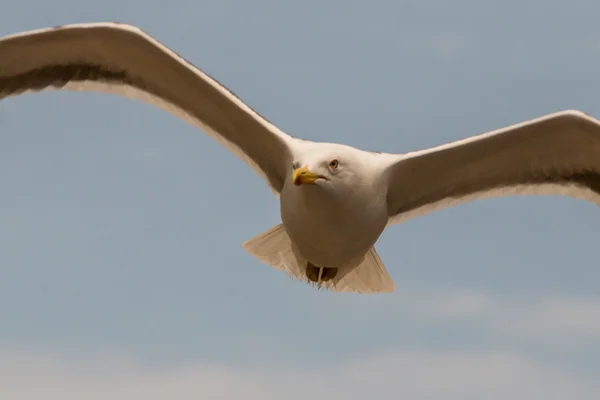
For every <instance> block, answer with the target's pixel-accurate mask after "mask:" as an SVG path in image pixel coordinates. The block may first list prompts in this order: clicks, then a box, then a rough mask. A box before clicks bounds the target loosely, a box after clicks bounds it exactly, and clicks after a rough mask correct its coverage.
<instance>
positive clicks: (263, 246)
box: [242, 224, 396, 293]
mask: <svg viewBox="0 0 600 400" xmlns="http://www.w3.org/2000/svg"><path fill="white" fill-rule="evenodd" d="M242 247H243V248H244V249H245V250H246V251H247V252H248V253H250V254H251V255H252V256H254V257H256V258H257V259H258V260H260V261H261V262H263V263H265V264H267V265H270V266H272V267H273V268H275V269H276V270H278V271H283V272H286V273H287V274H288V275H289V276H290V277H292V278H295V279H298V280H300V281H303V282H307V283H309V284H310V285H312V286H316V287H317V288H319V289H326V290H332V291H334V292H353V293H382V292H393V291H394V290H395V289H396V286H395V284H394V281H393V280H392V278H391V277H390V275H389V273H388V271H387V269H386V268H385V266H384V265H383V263H382V262H381V259H380V258H379V255H378V254H377V251H376V250H375V248H374V247H371V248H370V249H369V251H368V252H367V253H366V255H365V257H364V259H363V260H362V261H360V263H358V265H357V266H356V267H354V268H351V269H348V270H346V269H344V268H341V269H340V270H339V272H338V274H337V276H336V277H335V278H333V279H332V280H330V281H328V282H318V283H316V282H312V281H310V280H309V279H308V278H307V277H306V266H307V264H308V262H307V260H306V259H304V258H303V257H302V256H301V255H300V254H299V252H298V251H296V250H295V249H294V245H293V243H292V241H291V239H290V237H289V236H288V234H287V232H286V231H285V228H284V227H283V224H279V225H276V226H274V227H273V228H271V229H269V230H268V231H266V232H264V233H262V234H260V235H258V236H255V237H253V238H252V239H250V240H247V241H246V242H244V243H243V244H242Z"/></svg>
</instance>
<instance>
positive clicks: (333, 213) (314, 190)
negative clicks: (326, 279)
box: [280, 183, 388, 267]
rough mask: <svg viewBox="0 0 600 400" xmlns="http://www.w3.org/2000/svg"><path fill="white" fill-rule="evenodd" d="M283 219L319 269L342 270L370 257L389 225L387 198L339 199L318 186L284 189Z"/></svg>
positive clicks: (291, 186)
mask: <svg viewBox="0 0 600 400" xmlns="http://www.w3.org/2000/svg"><path fill="white" fill-rule="evenodd" d="M280 201H281V219H282V221H283V225H284V227H285V229H286V231H287V233H288V235H289V236H290V238H291V239H292V242H293V243H294V245H295V246H296V247H297V249H298V250H299V251H300V253H301V254H302V256H304V257H305V258H306V259H307V260H309V261H310V262H311V263H313V264H314V265H317V266H322V267H341V266H343V265H344V264H345V263H348V262H349V261H351V260H353V259H355V258H356V257H357V256H359V255H362V254H364V253H366V251H367V250H369V248H370V247H371V246H373V245H374V244H375V242H376V241H377V239H378V238H379V235H381V232H383V230H384V229H385V226H386V224H387V221H388V214H387V206H386V204H385V197H384V196H375V197H374V196H364V195H363V196H361V195H347V196H345V197H337V196H334V195H332V193H331V192H327V191H324V190H322V188H319V187H316V186H294V185H293V184H287V183H286V185H285V186H284V188H283V190H282V192H281V195H280Z"/></svg>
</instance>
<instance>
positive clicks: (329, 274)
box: [321, 268, 338, 282]
mask: <svg viewBox="0 0 600 400" xmlns="http://www.w3.org/2000/svg"><path fill="white" fill-rule="evenodd" d="M337 273H338V269H337V268H323V273H322V274H321V280H322V281H323V282H327V281H330V280H332V279H333V278H335V276H336V275H337Z"/></svg>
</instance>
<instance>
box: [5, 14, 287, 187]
mask: <svg viewBox="0 0 600 400" xmlns="http://www.w3.org/2000/svg"><path fill="white" fill-rule="evenodd" d="M47 89H59V90H60V89H69V90H84V91H102V92H108V93H113V94H117V95H121V96H124V97H128V98H133V99H138V100H142V101H144V102H147V103H150V104H153V105H155V106H158V107H160V108H162V109H164V110H166V111H168V112H170V113H172V114H174V115H176V116H178V117H180V118H182V119H184V120H185V121H187V122H189V123H191V124H193V125H195V126H197V127H199V128H201V129H202V130H203V131H205V132H206V133H208V134H209V135H210V136H212V137H213V138H214V139H216V140H217V141H219V142H220V143H221V144H223V145H224V146H225V147H226V148H228V149H229V150H230V151H232V152H233V153H235V154H236V155H237V156H238V157H240V158H241V159H242V160H244V161H245V162H247V163H248V164H249V165H250V166H251V167H253V168H254V169H255V170H256V171H257V172H258V173H259V174H260V175H261V176H262V177H263V178H265V179H266V180H267V182H268V183H269V185H270V186H271V187H272V189H273V191H274V192H275V193H276V194H278V193H279V191H280V190H281V188H282V187H283V183H284V180H285V174H286V167H287V166H288V164H289V163H290V161H289V158H290V150H289V147H288V145H289V144H290V143H291V141H292V140H293V139H292V138H291V137H290V136H288V135H286V134H285V133H283V132H282V131H280V130H279V129H277V128H276V127H275V126H274V125H272V124H271V123H270V122H268V121H267V120H266V119H265V118H263V117H262V116H260V115H259V114H258V113H256V112H255V111H254V110H252V109H251V108H250V107H249V106H247V105H246V104H244V103H243V102H242V101H241V100H240V99H239V98H238V97H236V96H235V95H234V94H233V93H231V92H230V91H229V90H227V89H226V88H225V87H223V86H222V85H221V84H219V83H218V82H217V81H216V80H214V79H212V78H211V77H210V76H208V75H207V74H205V73H204V72H202V71H201V70H199V69H198V68H196V67H194V66H193V65H192V64H190V63H189V62H187V61H186V60H184V59H183V58H182V57H180V56H179V55H177V54H176V53H175V52H173V51H172V50H170V49H169V48H167V47H166V46H164V45H162V44H161V43H159V42H158V41H156V40H155V39H153V38H152V37H151V36H149V35H148V34H146V33H144V32H143V31H141V30H140V29H138V28H136V27H133V26H130V25H125V24H117V23H92V24H74V25H65V26H60V27H56V28H47V29H41V30H35V31H29V32H23V33H19V34H15V35H10V36H6V37H3V38H0V100H1V99H3V98H6V97H9V96H14V95H18V94H21V93H26V92H31V91H41V90H47Z"/></svg>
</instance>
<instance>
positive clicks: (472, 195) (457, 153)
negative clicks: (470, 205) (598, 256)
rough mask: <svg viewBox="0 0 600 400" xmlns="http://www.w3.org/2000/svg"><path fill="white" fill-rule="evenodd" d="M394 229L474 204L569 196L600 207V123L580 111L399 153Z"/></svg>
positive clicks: (391, 194)
mask: <svg viewBox="0 0 600 400" xmlns="http://www.w3.org/2000/svg"><path fill="white" fill-rule="evenodd" d="M386 174H387V175H388V177H389V189H388V211H389V216H390V222H389V223H390V224H394V223H398V222H402V221H405V220H407V219H409V218H413V217H415V216H418V215H423V214H426V213H429V212H432V211H435V210H439V209H442V208H446V207H450V206H452V205H456V204H459V203H464V202H466V201H472V200H476V199H482V198H490V197H502V196H510V195H563V196H570V197H574V198H579V199H584V200H587V201H590V202H593V203H596V204H598V205H600V122H599V121H597V120H596V119H594V118H592V117H590V116H588V115H586V114H584V113H582V112H579V111H572V110H567V111H562V112H557V113H553V114H548V115H546V116H543V117H541V118H536V119H533V120H530V121H526V122H523V123H520V124H516V125H512V126H509V127H506V128H503V129H499V130H496V131H492V132H488V133H485V134H482V135H478V136H474V137H471V138H468V139H464V140H460V141H457V142H454V143H449V144H446V145H443V146H439V147H435V148H432V149H427V150H423V151H418V152H414V153H409V154H405V155H398V156H396V157H395V159H392V162H390V163H389V165H388V166H387V169H386Z"/></svg>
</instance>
